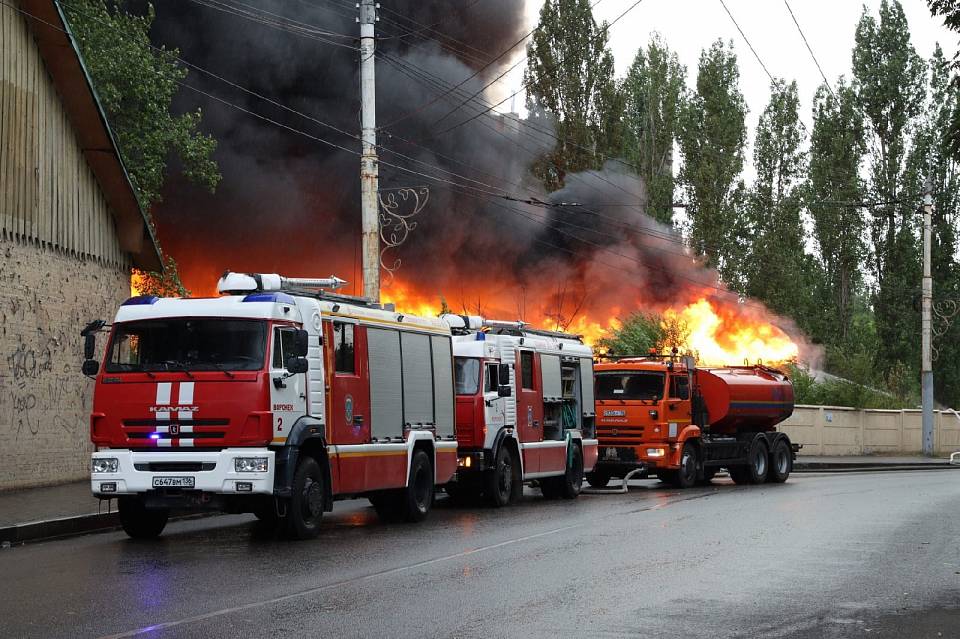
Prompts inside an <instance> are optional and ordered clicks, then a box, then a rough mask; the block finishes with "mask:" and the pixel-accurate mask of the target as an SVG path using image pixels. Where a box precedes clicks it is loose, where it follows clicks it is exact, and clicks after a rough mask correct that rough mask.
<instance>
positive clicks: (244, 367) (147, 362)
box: [105, 318, 267, 373]
mask: <svg viewBox="0 0 960 639" xmlns="http://www.w3.org/2000/svg"><path fill="white" fill-rule="evenodd" d="M266 344H267V325H266V322H263V321H259V320H238V319H219V318H216V319H214V318H211V319H205V318H198V319H194V318H191V319H179V318H175V319H156V320H142V321H137V322H124V323H122V324H117V325H116V326H115V327H114V332H113V339H112V340H111V342H110V347H109V352H108V353H107V361H106V366H105V369H106V371H107V372H110V373H123V372H135V371H166V370H170V371H176V370H194V371H197V370H221V371H224V370H231V371H254V370H260V369H261V368H263V356H264V353H265V352H266Z"/></svg>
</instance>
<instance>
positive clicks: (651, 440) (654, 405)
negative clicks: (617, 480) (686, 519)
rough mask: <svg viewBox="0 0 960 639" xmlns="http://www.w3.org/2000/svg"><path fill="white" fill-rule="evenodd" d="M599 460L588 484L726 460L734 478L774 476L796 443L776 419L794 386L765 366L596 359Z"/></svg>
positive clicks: (685, 475) (788, 408)
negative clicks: (779, 430) (708, 366)
mask: <svg viewBox="0 0 960 639" xmlns="http://www.w3.org/2000/svg"><path fill="white" fill-rule="evenodd" d="M595 386H596V388H595V396H596V405H597V417H596V420H597V422H596V423H597V438H598V440H599V444H600V446H599V451H598V452H599V459H598V461H597V465H596V467H595V468H594V471H593V472H592V473H590V474H588V475H587V480H588V481H589V482H590V485H591V486H594V487H600V486H606V484H607V482H609V480H610V478H611V477H624V476H626V474H627V473H629V472H631V471H637V470H638V471H640V472H639V473H636V474H635V475H634V476H637V475H639V476H641V477H644V476H656V477H658V478H660V479H661V480H663V481H665V482H667V483H670V484H672V485H674V486H676V487H678V488H686V487H689V486H692V485H694V484H696V483H707V482H709V481H710V480H711V479H712V478H713V476H714V475H715V474H716V473H717V472H718V471H720V469H721V468H726V469H727V471H728V472H729V473H730V477H731V478H733V480H734V481H735V482H736V483H738V484H760V483H764V482H772V483H782V482H784V481H786V480H787V477H789V475H790V471H791V470H792V469H793V460H794V459H795V458H796V453H797V450H798V449H799V446H797V445H795V444H792V443H791V442H790V439H789V437H787V435H786V434H785V433H781V432H778V431H777V429H776V427H777V424H779V423H780V422H782V421H783V420H785V419H786V418H787V417H789V416H790V414H791V413H792V412H793V385H792V384H791V382H790V379H789V378H788V377H787V376H786V375H784V374H783V373H781V372H780V371H777V370H774V369H772V368H767V367H764V366H730V367H724V368H696V367H694V366H693V365H692V364H691V363H690V362H689V360H687V361H683V360H681V358H678V357H676V356H670V355H668V356H660V355H655V356H649V357H624V358H614V359H612V360H610V361H606V362H601V363H598V364H597V365H596V366H595Z"/></svg>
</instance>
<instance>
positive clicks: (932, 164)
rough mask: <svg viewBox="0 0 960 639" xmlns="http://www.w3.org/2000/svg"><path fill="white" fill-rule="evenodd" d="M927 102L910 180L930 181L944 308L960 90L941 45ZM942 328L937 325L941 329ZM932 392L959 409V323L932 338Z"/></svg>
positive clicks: (916, 185)
mask: <svg viewBox="0 0 960 639" xmlns="http://www.w3.org/2000/svg"><path fill="white" fill-rule="evenodd" d="M929 67H930V75H929V77H930V81H929V103H928V105H927V107H926V109H925V112H924V115H923V117H922V118H920V120H919V122H918V123H917V124H916V126H915V127H914V136H913V143H912V148H911V151H910V157H909V160H908V162H907V166H908V168H907V181H908V183H909V184H911V188H912V189H917V190H919V189H920V188H921V185H922V183H923V181H924V180H925V179H926V178H928V177H929V178H930V179H931V181H932V185H933V197H934V210H935V212H934V217H933V238H932V240H933V241H932V247H931V248H932V276H933V299H934V303H935V304H940V305H943V304H944V303H949V302H948V301H949V300H960V264H958V263H957V259H956V254H957V248H958V247H957V213H956V211H957V207H958V205H960V177H958V168H960V165H958V161H957V156H956V155H955V154H954V152H953V149H952V148H951V141H950V138H949V136H948V135H945V133H946V132H947V131H948V130H949V127H950V123H951V119H952V117H953V114H954V113H955V112H956V109H957V104H958V91H960V87H958V86H957V85H956V84H954V83H951V81H950V78H949V75H948V72H949V70H948V65H947V64H946V60H945V58H944V56H943V51H942V50H941V49H940V47H939V46H938V47H937V48H936V50H935V51H934V54H933V57H932V59H931V60H930V64H929ZM942 326H944V325H943V324H942V323H939V322H935V327H936V328H938V329H940V327H942ZM934 347H935V349H936V351H935V352H936V355H937V357H936V359H935V361H934V377H933V379H934V390H935V393H936V396H937V398H938V400H939V401H941V402H944V403H947V404H948V405H951V406H957V405H960V366H957V364H956V363H957V362H958V361H960V325H958V323H957V321H956V319H955V320H954V322H953V323H952V324H950V325H949V328H946V329H945V333H944V334H943V335H942V336H940V337H937V338H936V339H934Z"/></svg>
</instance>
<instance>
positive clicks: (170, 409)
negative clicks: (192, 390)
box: [150, 406, 200, 413]
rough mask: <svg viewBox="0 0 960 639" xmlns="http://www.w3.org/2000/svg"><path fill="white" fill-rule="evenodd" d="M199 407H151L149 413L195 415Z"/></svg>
mask: <svg viewBox="0 0 960 639" xmlns="http://www.w3.org/2000/svg"><path fill="white" fill-rule="evenodd" d="M198 410H200V409H199V407H197V406H151V407H150V412H151V413H165V412H176V413H195V412H197V411H198Z"/></svg>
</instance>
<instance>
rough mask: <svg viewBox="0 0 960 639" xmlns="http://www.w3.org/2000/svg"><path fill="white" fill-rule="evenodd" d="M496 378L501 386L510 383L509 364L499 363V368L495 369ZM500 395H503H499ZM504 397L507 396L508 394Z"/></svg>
mask: <svg viewBox="0 0 960 639" xmlns="http://www.w3.org/2000/svg"><path fill="white" fill-rule="evenodd" d="M497 378H498V379H499V380H500V381H501V382H502V384H501V386H509V385H510V364H500V367H499V370H498V371H497ZM501 397H503V395H501ZM506 397H509V395H507V396H506Z"/></svg>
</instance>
